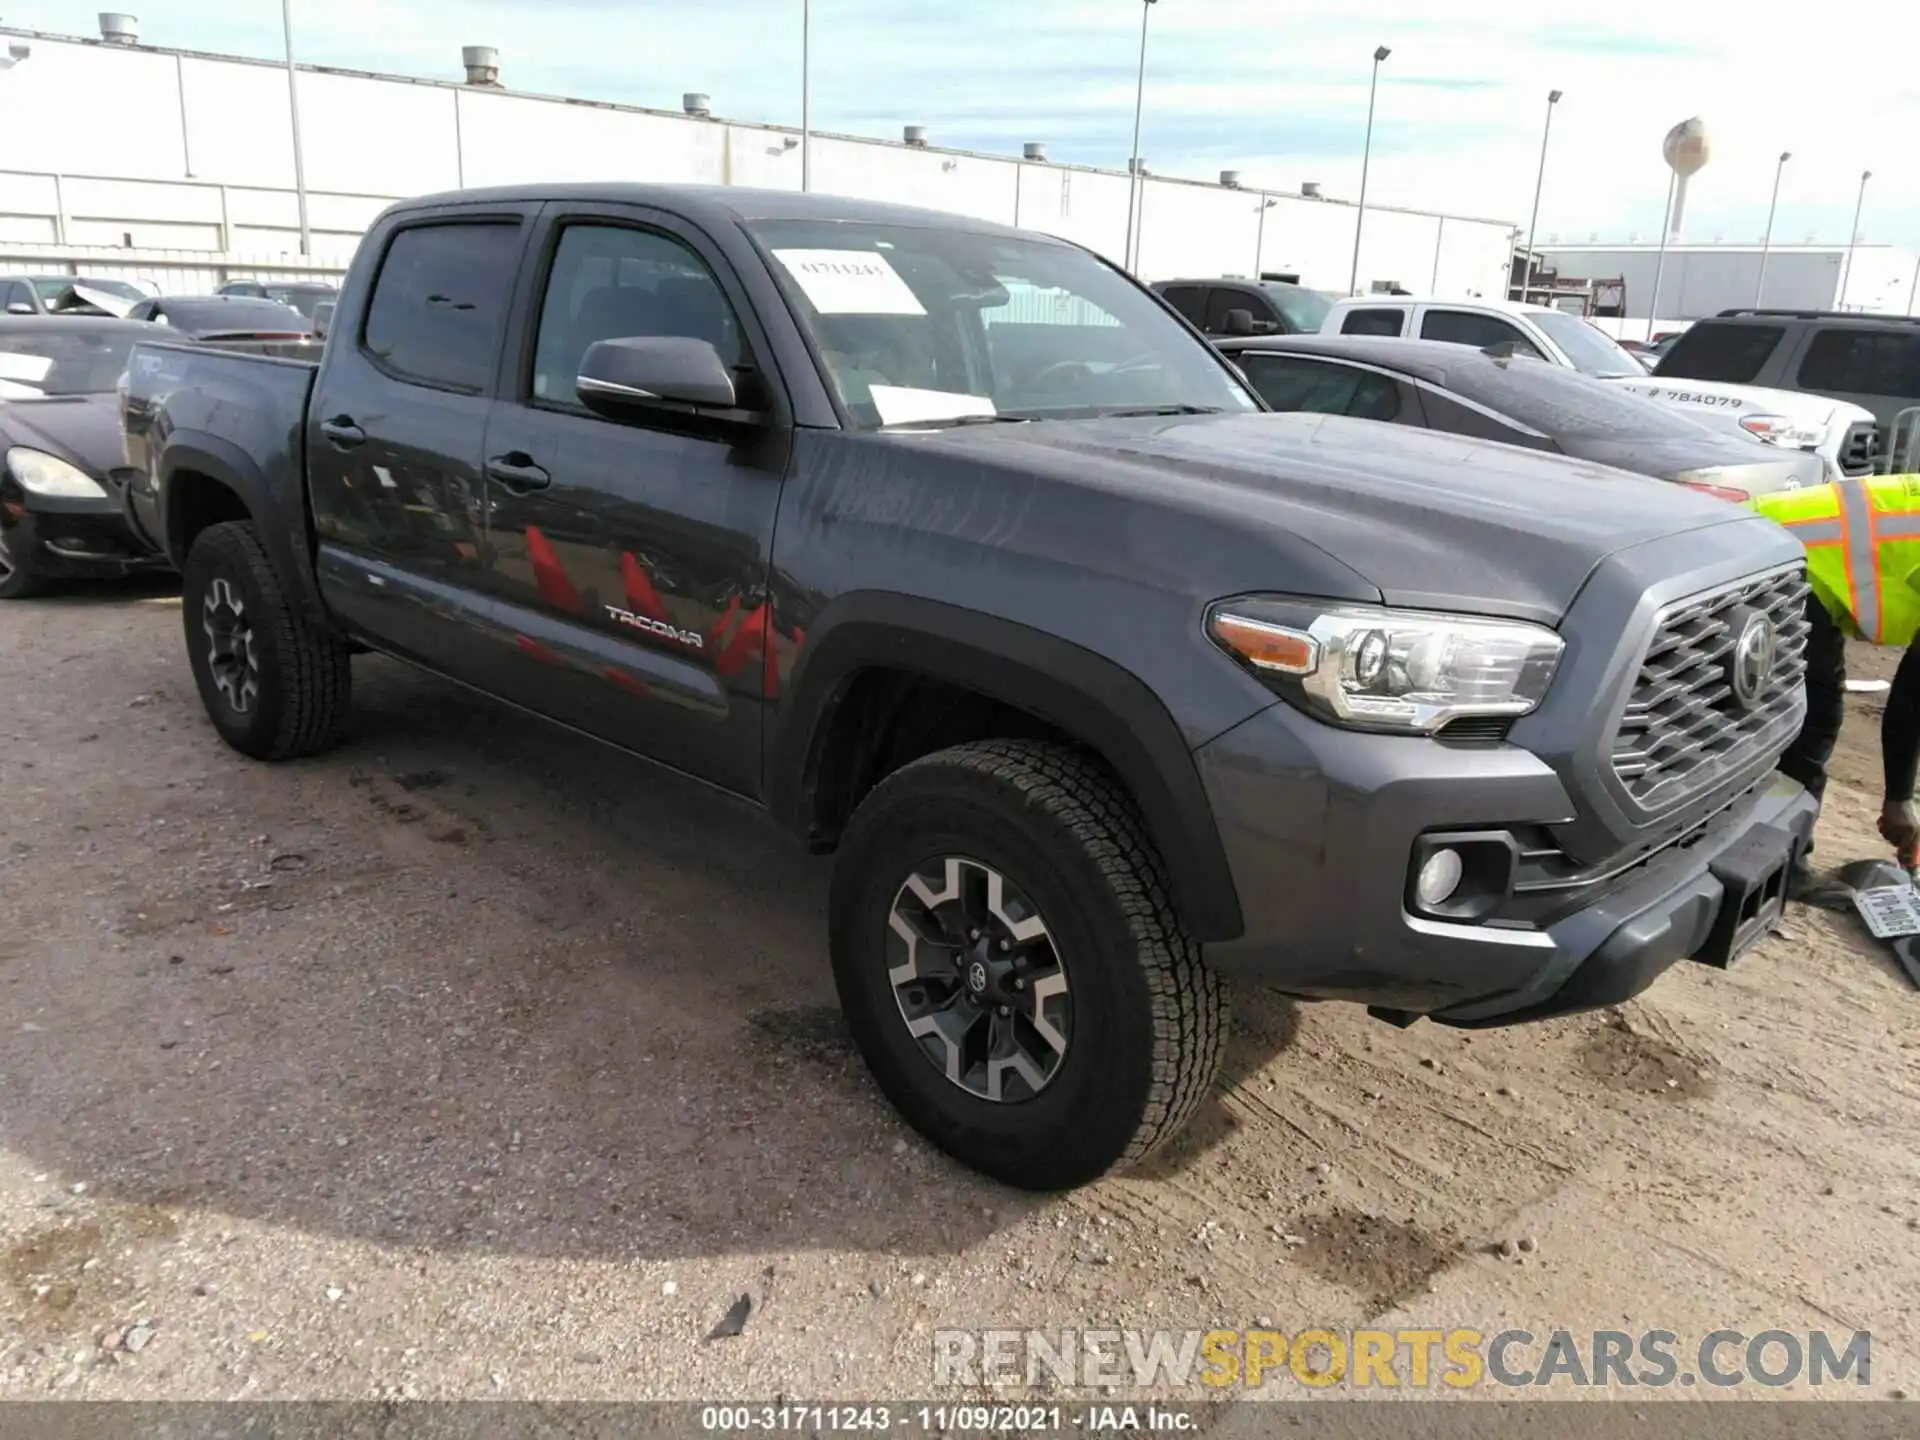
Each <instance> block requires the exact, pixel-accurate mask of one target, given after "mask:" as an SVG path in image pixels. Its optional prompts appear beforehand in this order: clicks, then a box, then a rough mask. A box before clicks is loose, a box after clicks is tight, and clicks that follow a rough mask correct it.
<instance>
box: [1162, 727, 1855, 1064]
mask: <svg viewBox="0 0 1920 1440" xmlns="http://www.w3.org/2000/svg"><path fill="white" fill-rule="evenodd" d="M1196 758H1197V760H1198V761H1199V764H1200V770H1201V775H1202V778H1203V780H1204V782H1205V784H1206V786H1207V789H1208V794H1209V798H1210V800H1211V801H1212V804H1213V809H1214V815H1215V818H1216V821H1217V822H1218V824H1219V826H1220V831H1221V837H1222V840H1223V843H1224V844H1225V847H1226V852H1227V857H1228V864H1229V866H1230V868H1231V870H1232V873H1233V879H1234V883H1235V885H1236V888H1237V889H1238V892H1239V895H1240V900H1241V907H1242V911H1243V914H1244V916H1245V920H1246V929H1245V932H1244V933H1243V934H1242V935H1241V936H1240V937H1239V938H1238V939H1235V940H1232V941H1227V942H1223V943H1220V944H1216V945H1211V946H1209V947H1208V949H1207V955H1208V959H1209V960H1210V962H1211V963H1213V964H1214V965H1215V966H1216V967H1217V968H1218V969H1220V970H1221V971H1223V972H1224V973H1227V974H1231V975H1244V976H1247V977H1248V978H1251V979H1254V980H1257V981H1259V982H1261V983H1264V984H1268V985H1271V986H1273V987H1275V988H1277V989H1280V990H1283V991H1285V992H1287V993H1289V994H1293V995H1298V996H1302V997H1305V998H1312V999H1339V1000H1352V1001H1359V1002H1361V1003H1364V1004H1367V1005H1369V1006H1372V1007H1375V1008H1376V1009H1379V1010H1384V1011H1387V1012H1392V1013H1393V1014H1394V1016H1395V1017H1396V1018H1411V1017H1417V1016H1428V1017H1430V1018H1432V1019H1434V1020H1437V1021H1441V1022H1443V1023H1447V1024H1453V1025H1461V1026H1494V1025H1505V1024H1513V1023H1517V1022H1519V1021H1524V1020H1537V1019H1544V1018H1546V1017H1548V1016H1552V1015H1560V1014H1568V1013H1572V1012H1574V1011H1579V1010H1589V1009H1594V1008H1597V1007H1599V1006H1604V1005H1611V1004H1617V1003H1619V1002H1620V1001H1622V1000H1625V999H1627V998H1629V997H1630V996H1632V995H1635V994H1638V993H1639V992H1640V991H1641V990H1644V989H1645V988H1646V987H1647V986H1648V985H1650V984H1652V983H1653V981H1654V980H1655V979H1657V978H1658V977H1659V976H1660V975H1661V974H1662V973H1663V972H1664V971H1665V970H1666V969H1667V968H1668V967H1669V966H1671V965H1672V964H1673V963H1674V962H1675V961H1677V960H1680V959H1683V958H1686V957H1690V956H1700V957H1702V958H1711V956H1712V953H1713V952H1714V951H1715V950H1716V949H1719V950H1737V948H1738V945H1729V944H1727V943H1723V942H1725V941H1727V940H1728V939H1729V938H1730V937H1729V936H1728V935H1727V934H1726V932H1725V931H1724V930H1723V931H1719V932H1717V931H1716V924H1720V925H1723V926H1725V927H1726V928H1727V929H1728V930H1730V929H1732V928H1733V927H1734V922H1735V920H1736V919H1737V918H1738V917H1736V916H1734V915H1733V914H1732V911H1731V908H1730V907H1732V906H1737V905H1738V904H1739V903H1740V899H1739V897H1737V896H1736V897H1734V898H1732V899H1730V898H1729V896H1730V891H1731V890H1732V889H1734V888H1738V887H1739V885H1740V882H1739V880H1738V879H1737V877H1739V876H1742V875H1749V876H1753V877H1754V878H1756V879H1759V878H1768V879H1769V880H1771V879H1774V878H1779V871H1780V869H1781V867H1783V866H1784V865H1785V864H1786V863H1787V862H1788V861H1789V860H1790V859H1791V858H1792V857H1793V856H1794V855H1795V854H1797V853H1800V852H1802V851H1804V849H1805V848H1806V846H1807V844H1808V841H1809V839H1810V837H1811V835H1812V831H1813V823H1814V819H1815V816H1816V814H1817V813H1818V807H1817V805H1816V804H1815V802H1814V801H1813V799H1812V797H1810V796H1808V795H1807V794H1806V793H1805V791H1803V790H1802V789H1801V788H1800V787H1799V786H1798V785H1797V784H1795V783H1794V782H1792V781H1790V780H1786V779H1784V778H1775V779H1771V780H1767V781H1762V782H1761V783H1759V784H1758V785H1756V786H1755V788H1753V789H1752V790H1750V791H1749V792H1747V793H1746V794H1745V795H1744V796H1742V797H1741V798H1740V799H1739V800H1738V801H1737V802H1735V803H1734V804H1732V805H1730V806H1729V807H1727V808H1726V809H1725V810H1723V811H1722V812H1721V813H1720V814H1718V815H1717V816H1715V817H1714V818H1713V820H1712V822H1711V823H1710V824H1709V825H1707V826H1705V827H1704V828H1703V829H1701V830H1699V831H1696V832H1693V833H1691V834H1690V835H1688V836H1687V837H1686V838H1685V839H1683V840H1681V841H1679V842H1677V843H1673V844H1669V845H1667V846H1666V847H1665V848H1663V849H1659V850H1657V851H1655V852H1654V853H1652V854H1651V855H1649V856H1645V857H1643V858H1641V859H1639V860H1638V861H1637V862H1635V863H1634V864H1633V865H1632V866H1631V868H1628V869H1626V870H1624V871H1623V872H1620V873H1617V874H1614V875H1611V876H1609V877H1608V878H1606V879H1605V880H1604V881H1599V882H1596V883H1594V884H1593V885H1591V886H1590V887H1588V888H1587V889H1586V890H1584V891H1582V892H1580V893H1579V894H1578V895H1576V896H1574V897H1572V899H1571V900H1570V903H1568V904H1565V905H1562V906H1559V907H1558V908H1556V909H1555V910H1553V911H1552V912H1551V913H1549V914H1547V915H1545V916H1543V918H1542V920H1541V922H1540V923H1539V924H1537V925H1525V924H1519V923H1512V922H1510V923H1509V924H1508V925H1506V926H1505V927H1502V926H1500V925H1495V924H1485V923H1480V924H1474V923H1459V922H1451V921H1441V920H1429V919H1424V918H1421V917H1418V916H1416V915H1413V914H1411V913H1410V912H1409V910H1408V906H1407V876H1408V867H1409V863H1410V857H1411V856H1412V854H1413V850H1414V846H1415V843H1416V841H1418V840H1419V838H1420V836H1421V835H1422V834H1424V833H1427V832H1430V831H1435V830H1448V831H1452V830H1475V829H1488V828H1499V829H1510V830H1511V829H1520V828H1524V827H1528V826H1540V827H1547V826H1554V825H1559V824H1564V823H1565V822H1567V821H1569V820H1571V819H1572V818H1573V817H1574V805H1573V802H1572V801H1571V800H1570V799H1569V797H1568V795H1567V793H1566V790H1565V788H1564V786H1563V785H1562V783H1561V781H1560V779H1559V777H1558V776H1557V775H1556V774H1555V773H1554V772H1553V770H1552V769H1550V768H1549V767H1548V766H1547V765H1546V764H1545V763H1544V762H1542V761H1541V760H1539V759H1538V758H1537V757H1535V756H1534V755H1532V754H1531V753H1530V752H1528V751H1526V750H1524V749H1522V748H1520V747H1519V746H1516V745H1511V744H1503V745H1486V746H1464V745H1448V744H1445V743H1442V742H1439V741H1430V740H1418V739H1410V738H1406V737H1400V736H1381V735H1361V734H1354V733H1351V732H1347V731H1342V730H1336V729H1334V728H1332V727H1329V726H1325V725H1321V724H1319V723H1318V722H1315V721H1312V720H1310V719H1308V718H1306V717H1304V716H1302V715H1300V714H1299V713H1298V712H1296V711H1293V710H1292V709H1291V708H1290V707H1288V706H1287V705H1285V704H1284V703H1283V704H1280V705H1277V706H1275V707H1273V708H1271V709H1268V710H1265V711H1262V712H1261V713H1260V714H1259V715H1256V716H1254V717H1253V718H1252V719H1251V720H1248V721H1247V722H1245V723H1244V724H1242V725H1240V726H1238V727H1236V728H1235V729H1233V730H1231V731H1229V732H1227V734H1225V735H1223V736H1221V737H1220V738H1218V739H1217V740H1215V741H1213V742H1212V743H1211V744H1209V745H1207V746H1205V747H1203V748H1202V749H1201V751H1200V752H1199V753H1198V755H1197V757H1196ZM1779 888H1780V887H1779V885H1777V884H1776V885H1774V886H1773V888H1772V889H1771V890H1769V891H1768V893H1767V896H1766V897H1765V898H1766V901H1767V903H1768V904H1769V905H1772V904H1774V903H1775V902H1776V901H1777V897H1778V893H1779ZM1747 900H1748V903H1749V907H1750V908H1751V906H1752V905H1753V903H1754V897H1753V896H1752V895H1748V896H1747ZM1769 919H1770V915H1762V916H1760V917H1759V918H1758V921H1757V923H1756V921H1755V917H1753V916H1748V917H1747V921H1748V923H1747V924H1746V925H1745V926H1744V927H1743V933H1742V935H1741V936H1740V937H1739V939H1740V940H1741V941H1742V942H1744V941H1745V940H1747V939H1749V938H1751V936H1750V933H1749V932H1752V931H1754V930H1755V929H1756V928H1757V929H1764V928H1765V925H1766V923H1767V921H1768V920H1769Z"/></svg>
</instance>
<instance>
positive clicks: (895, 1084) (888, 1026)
mask: <svg viewBox="0 0 1920 1440" xmlns="http://www.w3.org/2000/svg"><path fill="white" fill-rule="evenodd" d="M832 950H833V966H834V977H835V981H836V984H837V985H838V988H839V991H840V999H841V1004H842V1005H843V1006H844V1007H845V1010H846V1013H847V1019H848V1024H849V1027H850V1028H851V1029H852V1031H853V1034H854V1038H855V1040H856V1041H857V1042H858V1044H859V1046H860V1050H861V1053H862V1055H863V1056H864V1057H865V1059H866V1061H867V1065H868V1067H869V1068H870V1069H871V1070H872V1071H873V1074H874V1077H875V1079H876V1080H877V1081H878V1082H879V1084H880V1087H881V1089H882V1090H884V1091H885V1092H886V1094H887V1096H888V1098H889V1099H891V1100H892V1101H893V1103H894V1104H895V1105H896V1106H898V1107H899V1109H900V1111H901V1113H902V1114H903V1115H905V1116H906V1118H907V1120H908V1121H909V1122H911V1123H912V1124H913V1126H914V1127H915V1128H916V1129H918V1130H919V1131H920V1132H921V1133H922V1134H923V1135H925V1136H926V1137H927V1138H928V1139H930V1140H932V1141H933V1142H934V1143H935V1144H936V1145H938V1146H940V1147H941V1148H942V1149H944V1150H946V1151H947V1152H948V1153H949V1154H951V1155H953V1156H954V1157H956V1158H957V1159H959V1160H961V1161H963V1162H965V1163H966V1164H968V1165H971V1166H973V1167H974V1168H976V1169H978V1170H982V1171H984V1172H986V1173H987V1174H989V1175H992V1176H995V1177H996V1178H998V1179H1001V1180H1004V1181H1006V1182H1008V1183H1009V1184H1013V1185H1019V1186H1022V1187H1024V1188H1028V1189H1040V1190H1051V1189H1061V1188H1064V1187H1067V1186H1072V1185H1078V1184H1082V1183H1084V1182H1086V1181H1088V1180H1092V1179H1094V1178H1095V1177H1096V1176H1098V1175H1100V1174H1102V1173H1104V1172H1105V1171H1107V1170H1108V1169H1110V1168H1112V1167H1114V1166H1116V1165H1124V1164H1130V1163H1132V1162H1133V1161H1136V1160H1139V1159H1140V1158H1142V1157H1143V1156H1145V1155H1146V1154H1148V1153H1149V1152H1150V1151H1152V1150H1153V1149H1154V1148H1155V1147H1156V1146H1158V1145H1159V1144H1160V1143H1161V1142H1163V1141H1164V1140H1166V1139H1167V1138H1168V1137H1170V1136H1171V1135H1173V1134H1174V1133H1175V1132H1177V1131H1178V1130H1179V1128H1180V1126H1181V1125H1182V1124H1183V1123H1184V1122H1185V1121H1186V1119H1187V1118H1188V1116H1189V1115H1191V1114H1192V1112H1193V1110H1194V1108H1195V1107H1196V1106H1197V1105H1198V1104H1199V1103H1200V1101H1201V1099H1202V1098H1203V1097H1204V1096H1205V1094H1206V1092H1207V1088H1208V1086H1209V1085H1210V1084H1211V1083H1212V1080H1213V1076H1214V1073H1215V1071H1216V1069H1217V1068H1218V1065H1219V1060H1220V1054H1221V1051H1222V1049H1223V1048H1224V1046H1225V1042H1226V1033H1227V1001H1226V993H1225V989H1224V987H1223V986H1222V984H1221V982H1220V980H1219V979H1218V977H1217V976H1215V975H1214V974H1213V972H1212V971H1211V970H1209V969H1208V968H1207V967H1206V965H1205V964H1204V963H1203V962H1202V961H1201V958H1200V948H1199V945H1198V944H1197V943H1196V942H1195V941H1194V940H1193V939H1192V938H1191V937H1190V936H1189V935H1187V933H1186V932H1185V931H1184V930H1183V929H1182V928H1181V926H1180V922H1179V919H1178V917H1177V916H1176V915H1175V913H1174V910H1173V906H1172V903H1171V901H1170V899H1169V898H1168V891H1167V884H1166V878H1165V874H1164V867H1163V864H1162V862H1161V859H1160V857H1159V854H1158V852H1157V851H1155V849H1154V848H1153V845H1152V843H1151V841H1150V840H1149V839H1148V838H1147V835H1146V832H1145V827H1144V825H1143V823H1142V821H1141V819H1140V816H1139V813H1138V810H1137V809H1136V807H1135V806H1134V804H1133V801H1132V799H1131V797H1130V796H1128V795H1127V793H1126V791H1125V790H1124V789H1123V788H1122V787H1121V786H1120V784H1119V783H1118V782H1117V781H1116V780H1115V779H1114V777H1113V776H1112V775H1111V773H1109V772H1108V771H1107V770H1106V769H1105V767H1104V766H1102V765H1101V764H1100V763H1099V762H1098V761H1097V760H1095V759H1093V758H1092V757H1090V756H1087V755H1084V754H1082V753H1080V752H1078V751H1075V750H1072V749H1069V748H1067V747H1065V746H1061V745H1056V744H1050V743H1044V742H1033V741H980V742H975V743H970V744H966V745H960V746H956V747H954V748H953V749H950V750H943V751H941V752H939V753H938V754H935V755H930V756H927V757H926V758H925V759H922V760H918V761H915V762H914V763H913V764H911V765H908V766H905V767H904V768H902V769H901V770H899V771H897V772H896V773H894V774H893V775H891V776H889V777H888V778H887V779H886V780H884V781H882V782H881V783H880V785H878V786H877V787H875V789H874V790H873V792H872V793H871V794H870V795H869V796H868V797H867V798H866V800H865V801H864V802H863V803H862V804H861V806H860V808H859V810H858V811H857V812H856V813H855V815H854V817H853V820H852V822H851V824H850V825H849V826H848V829H847V833H846V836H845V839H844V841H843V844H842V846H841V854H840V858H839V862H838V865H837V867H836V869H835V872H834V883H833V904H832Z"/></svg>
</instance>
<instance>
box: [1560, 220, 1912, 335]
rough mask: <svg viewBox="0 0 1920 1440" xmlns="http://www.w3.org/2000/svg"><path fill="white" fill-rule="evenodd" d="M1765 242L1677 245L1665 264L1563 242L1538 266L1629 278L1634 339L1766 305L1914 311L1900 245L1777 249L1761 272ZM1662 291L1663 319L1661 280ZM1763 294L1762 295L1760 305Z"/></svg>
mask: <svg viewBox="0 0 1920 1440" xmlns="http://www.w3.org/2000/svg"><path fill="white" fill-rule="evenodd" d="M1760 257H1761V247H1760V246H1758V245H1721V244H1712V245H1697V244H1683V243H1679V242H1675V243H1671V244H1669V245H1668V246H1667V251H1666V259H1665V261H1664V262H1663V261H1662V260H1661V258H1660V249H1659V246H1657V245H1646V244H1637V245H1559V244H1552V243H1548V244H1543V245H1542V246H1541V247H1540V259H1541V264H1542V265H1543V266H1544V267H1546V268H1548V269H1551V270H1555V271H1557V272H1558V273H1559V278H1560V279H1561V280H1621V281H1624V282H1625V283H1624V297H1623V298H1624V307H1623V308H1624V311H1625V323H1623V324H1622V325H1621V326H1619V327H1618V328H1619V329H1620V330H1621V332H1622V333H1624V334H1625V335H1627V336H1628V337H1630V338H1631V337H1635V336H1638V335H1640V334H1641V333H1642V329H1643V327H1644V326H1645V325H1646V324H1647V322H1648V321H1649V320H1654V321H1655V323H1656V325H1658V324H1668V325H1672V324H1676V323H1681V322H1689V321H1694V320H1699V319H1703V318H1704V317H1706V316H1709V315H1717V314H1719V313H1720V312H1721V311H1722V310H1733V309H1739V308H1741V307H1744V306H1751V305H1755V304H1758V305H1761V306H1766V307H1770V308H1773V309H1780V310H1857V311H1872V312H1877V313H1879V314H1892V315H1911V314H1913V313H1915V309H1916V301H1917V300H1920V296H1916V294H1915V287H1916V285H1920V255H1916V254H1915V252H1914V251H1912V250H1909V249H1903V248H1900V247H1897V246H1893V245H1855V246H1854V247H1853V253H1852V256H1851V258H1849V256H1848V253H1847V247H1846V246H1844V245H1774V246H1772V247H1770V248H1769V249H1768V250H1767V251H1766V271H1765V274H1764V275H1763V274H1762V273H1761V264H1760ZM1656 276H1657V278H1658V280H1659V284H1660V297H1659V306H1658V314H1657V317H1656V315H1655V311H1654V294H1653V287H1654V281H1655V278H1656ZM1756 297H1758V298H1757V299H1756Z"/></svg>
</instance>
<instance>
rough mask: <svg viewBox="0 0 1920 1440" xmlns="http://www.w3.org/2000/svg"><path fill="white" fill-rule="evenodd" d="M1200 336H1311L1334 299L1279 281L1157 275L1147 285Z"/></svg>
mask: <svg viewBox="0 0 1920 1440" xmlns="http://www.w3.org/2000/svg"><path fill="white" fill-rule="evenodd" d="M1152 288H1153V289H1154V291H1155V292H1156V293H1158V294H1159V295H1160V296H1161V298H1162V299H1164V300H1165V301H1166V302H1167V303H1168V304H1169V305H1171V306H1173V308H1174V309H1176V310H1178V311H1179V312H1180V313H1181V314H1182V315H1184V316H1185V317H1186V318H1187V319H1188V320H1189V321H1191V322H1192V323H1193V325H1194V327H1195V328H1196V329H1197V330H1199V331H1200V333H1201V334H1203V335H1311V334H1313V333H1314V332H1316V331H1317V330H1319V328H1320V325H1321V322H1323V321H1324V320H1325V319H1326V318H1327V311H1329V310H1330V309H1332V308H1333V303H1332V302H1331V301H1330V300H1328V299H1327V297H1326V296H1325V295H1322V294H1321V293H1320V292H1319V291H1318V290H1309V289H1307V288H1306V287H1305V286H1304V285H1290V284H1288V283H1287V282H1286V281H1284V280H1160V281H1156V282H1155V283H1154V285H1153V287H1152Z"/></svg>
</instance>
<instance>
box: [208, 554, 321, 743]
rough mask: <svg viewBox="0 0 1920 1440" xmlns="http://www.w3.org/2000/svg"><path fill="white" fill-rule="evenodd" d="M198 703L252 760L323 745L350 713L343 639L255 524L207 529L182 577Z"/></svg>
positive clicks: (225, 738)
mask: <svg viewBox="0 0 1920 1440" xmlns="http://www.w3.org/2000/svg"><path fill="white" fill-rule="evenodd" d="M180 609H181V619H182V623H183V624H184V626H185V630H186V640H187V655H188V657H189V659H190V660H191V662H192V665H193V678H194V683H195V684H196V685H197V686H198V687H199V690H200V702H201V704H203V705H204V706H206V709H207V716H208V718H209V719H211V720H212V721H213V727H214V729H216V730H218V731H219V732H220V738H221V739H223V740H225V741H226V742H227V743H228V744H229V745H231V746H232V747H233V748H234V749H236V750H238V751H240V752H241V753H242V754H243V755H251V756H252V757H253V758H254V759H256V760H288V759H292V758H294V757H296V756H300V755H312V754H315V753H316V752H318V751H321V750H324V749H326V748H327V747H328V746H329V745H331V744H333V743H334V741H335V740H336V739H337V738H338V736H339V731H340V727H341V724H342V722H344V721H345V719H346V715H347V705H348V700H349V696H350V694H351V686H352V668H351V664H350V662H349V659H348V652H347V647H346V646H345V645H344V644H342V643H341V641H339V640H338V639H337V638H335V637H334V636H332V635H330V634H328V633H326V632H325V631H323V630H321V629H320V628H319V627H318V626H316V625H314V624H313V623H312V621H311V620H309V619H308V618H307V616H306V615H304V614H303V613H301V611H300V610H299V609H297V608H296V607H295V606H294V604H293V603H292V602H291V601H290V600H289V599H288V597H287V595H286V594H285V592H284V591H283V590H282V589H281V587H280V579H279V576H277V575H276V574H275V573H274V570H273V564H272V562H271V561H270V560H268V558H267V553H266V551H265V549H263V548H262V546H261V544H260V539H259V537H258V536H257V535H255V534H254V532H253V527H252V526H251V525H249V524H247V523H244V522H241V521H228V522H226V523H225V524H221V525H212V526H209V527H208V528H207V529H205V530H203V531H201V533H200V534H199V536H198V537H196V538H195V540H194V542H193V549H192V551H191V552H190V553H189V554H188V556H187V564H186V568H185V570H184V572H183V574H182V582H181V602H180Z"/></svg>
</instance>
